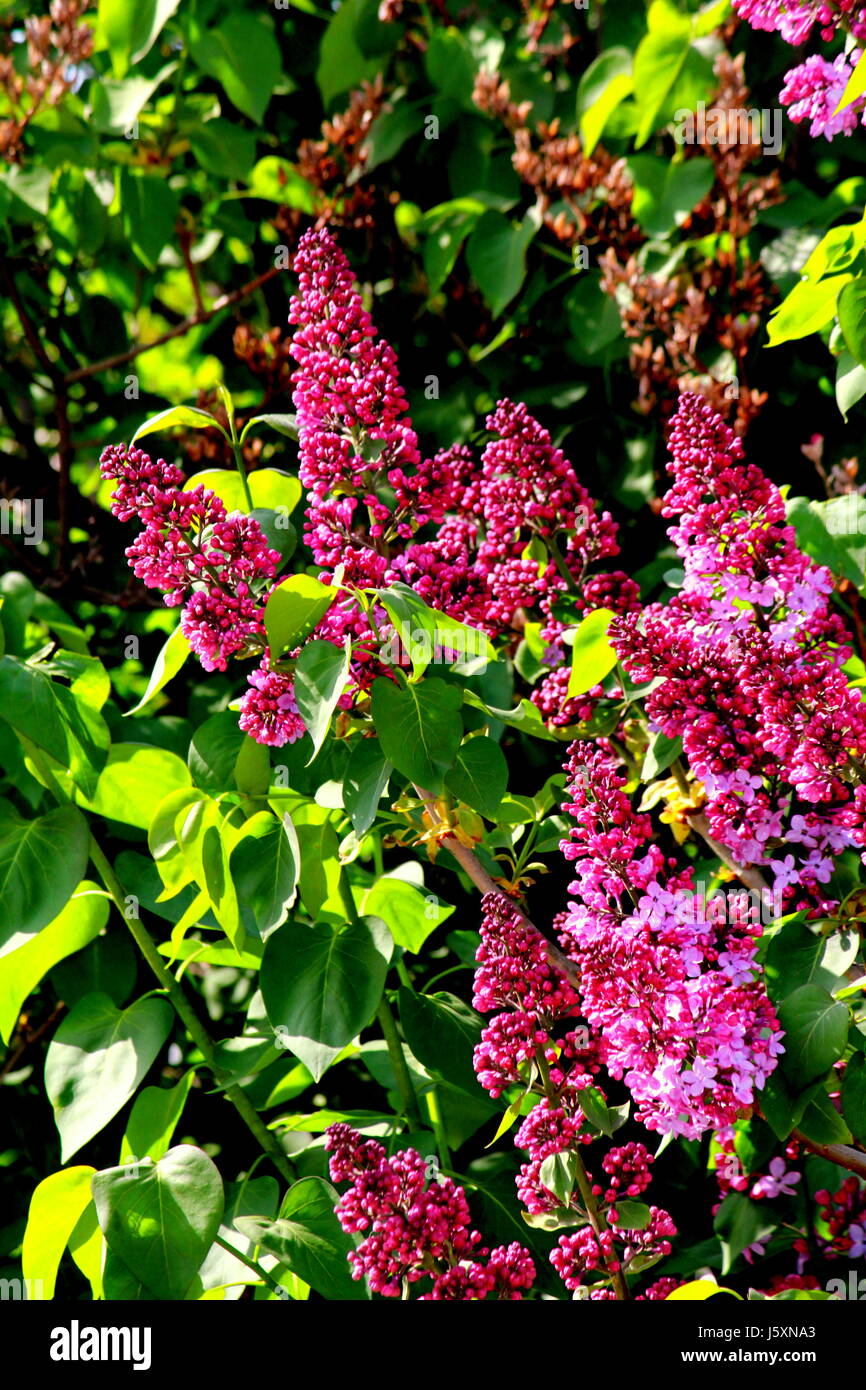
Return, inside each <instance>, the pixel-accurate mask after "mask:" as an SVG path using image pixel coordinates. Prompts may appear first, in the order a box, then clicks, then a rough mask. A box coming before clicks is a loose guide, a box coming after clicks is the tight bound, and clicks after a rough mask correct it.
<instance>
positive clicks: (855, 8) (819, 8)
mask: <svg viewBox="0 0 866 1390" xmlns="http://www.w3.org/2000/svg"><path fill="white" fill-rule="evenodd" d="M734 9H735V10H736V12H737V14H738V15H740V16H741V18H742V19H745V20H747V21H748V23H749V24H750V25H751V26H752V28H753V29H762V30H765V31H768V32H776V33H778V34H780V35H781V37H782V38H783V39H785V40H786V41H787V42H788V43H790V44H802V43H805V42H806V40H807V39H809V38H810V37H812V36H813V35H817V37H819V38H820V39H822V40H823V41H824V42H825V43H830V42H832V41H833V40H835V39H837V38H838V37H839V36H840V35H848V36H850V37H851V38H853V39H856V40H858V41H860V42H862V41H863V40H864V39H866V5H864V4H863V3H862V0H832V3H829V2H828V0H734ZM859 57H860V50H859V49H857V48H851V49H849V50H848V51H846V52H842V53H839V54H837V56H836V57H835V58H832V59H830V58H827V57H825V56H824V55H823V54H820V53H816V54H812V55H811V56H810V57H808V58H807V59H806V60H805V61H804V62H802V63H799V64H798V65H797V66H796V67H793V68H791V69H790V70H789V71H788V72H786V73H785V85H784V87H783V88H782V91H781V93H780V100H781V102H782V104H783V105H784V106H787V108H788V114H789V115H790V117H791V120H792V121H793V122H794V123H795V124H799V123H800V122H801V121H808V122H809V133H810V134H811V135H813V136H819V135H823V136H824V137H825V138H826V139H827V140H832V139H833V137H834V136H835V135H839V134H844V135H851V134H852V133H853V131H854V130H856V128H857V126H858V125H859V124H860V123H861V121H866V97H862V96H860V97H858V98H857V99H856V100H855V101H854V102H852V103H851V104H850V105H849V106H846V108H845V109H844V110H843V111H840V112H839V113H838V114H835V113H836V107H837V106H838V104H839V101H840V99H841V97H842V94H843V92H844V91H845V87H846V85H847V82H848V79H849V77H850V76H851V73H852V72H853V70H854V67H855V66H856V64H857V62H858V60H859Z"/></svg>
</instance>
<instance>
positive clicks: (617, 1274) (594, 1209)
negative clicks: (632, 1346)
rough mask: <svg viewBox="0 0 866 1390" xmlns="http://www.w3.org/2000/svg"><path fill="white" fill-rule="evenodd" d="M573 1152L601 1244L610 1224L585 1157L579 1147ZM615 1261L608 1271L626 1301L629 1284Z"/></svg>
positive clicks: (585, 1201) (578, 1178) (588, 1210)
mask: <svg viewBox="0 0 866 1390" xmlns="http://www.w3.org/2000/svg"><path fill="white" fill-rule="evenodd" d="M571 1152H572V1153H573V1154H574V1174H575V1179H576V1181H577V1185H578V1187H579V1189H580V1197H581V1201H582V1202H583V1205H584V1208H585V1210H586V1214H587V1216H588V1217H589V1224H590V1226H591V1227H592V1229H593V1231H594V1232H595V1237H596V1240H598V1241H599V1244H601V1241H600V1237H601V1234H602V1232H603V1231H606V1230H607V1229H608V1225H607V1222H606V1221H605V1219H604V1216H603V1214H602V1213H601V1212H600V1211H599V1209H598V1204H597V1202H596V1200H595V1197H594V1196H593V1192H592V1187H591V1185H590V1181H589V1174H588V1173H587V1171H586V1169H585V1168H584V1166H583V1159H582V1158H581V1156H580V1154H579V1153H578V1152H577V1149H572V1150H571ZM614 1263H616V1265H617V1268H616V1269H611V1268H610V1266H609V1265H608V1273H609V1274H610V1277H611V1279H612V1281H613V1287H614V1290H615V1292H616V1296H617V1298H618V1299H619V1300H620V1301H621V1302H625V1301H626V1300H627V1299H628V1284H627V1283H626V1279H625V1275H624V1273H623V1270H622V1265H620V1264H619V1261H618V1260H615V1261H614Z"/></svg>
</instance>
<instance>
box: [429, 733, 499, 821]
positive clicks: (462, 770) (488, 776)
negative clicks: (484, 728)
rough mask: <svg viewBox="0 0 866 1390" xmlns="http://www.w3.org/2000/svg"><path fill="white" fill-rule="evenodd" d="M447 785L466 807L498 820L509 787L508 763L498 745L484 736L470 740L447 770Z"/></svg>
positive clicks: (489, 818) (490, 818)
mask: <svg viewBox="0 0 866 1390" xmlns="http://www.w3.org/2000/svg"><path fill="white" fill-rule="evenodd" d="M445 785H446V787H447V788H448V790H449V791H450V792H453V793H454V795H455V796H457V797H459V799H460V800H461V801H465V802H466V805H467V806H471V807H472V809H473V810H474V811H480V812H481V814H482V816H486V817H487V819H488V820H492V821H495V820H496V817H497V813H498V811H499V807H500V804H501V802H502V798H503V796H504V795H505V792H506V789H507V787H508V764H507V763H506V761H505V754H504V753H503V752H502V749H501V748H500V747H499V744H498V743H494V741H493V739H492V738H487V737H485V736H481V737H478V738H470V739H468V740H467V742H466V743H464V744H463V745H462V747H461V748H460V749H459V750H458V752H457V761H456V762H455V764H454V767H453V768H452V769H451V771H450V772H448V773H446V776H445Z"/></svg>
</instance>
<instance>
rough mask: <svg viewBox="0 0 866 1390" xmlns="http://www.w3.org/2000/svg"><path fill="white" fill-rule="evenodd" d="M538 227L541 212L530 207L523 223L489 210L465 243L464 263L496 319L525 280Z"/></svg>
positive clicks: (491, 209)
mask: <svg viewBox="0 0 866 1390" xmlns="http://www.w3.org/2000/svg"><path fill="white" fill-rule="evenodd" d="M540 226H541V213H540V212H539V210H538V208H536V207H531V208H530V209H529V211H528V212H527V213H526V215H525V216H524V218H523V221H522V222H519V223H517V224H516V225H515V224H513V223H512V222H511V221H510V219H509V218H507V217H506V216H504V214H503V213H501V212H496V211H495V209H493V208H489V209H488V211H487V212H485V214H484V216H483V217H482V218H481V220H480V222H479V223H478V224H477V226H476V227H475V229H474V231H473V232H472V235H471V236H470V238H469V240H468V242H467V244H466V261H467V264H468V266H469V269H470V270H471V272H472V276H473V279H474V280H475V283H476V285H477V286H478V288H479V290H480V291H481V293H482V295H483V296H484V299H485V300H486V302H487V304H488V305H489V307H490V312H491V313H492V314H493V317H494V318H498V317H499V315H500V314H501V313H502V311H503V309H505V308H506V306H507V305H509V304H510V303H511V301H512V299H513V298H514V296H515V295H516V294H517V292H518V290H519V289H520V287H521V286H522V284H523V281H524V280H525V278H526V251H527V247H528V246H529V243H530V242H531V241H532V238H533V237H534V236H535V234H536V232H537V231H538V229H539V227H540Z"/></svg>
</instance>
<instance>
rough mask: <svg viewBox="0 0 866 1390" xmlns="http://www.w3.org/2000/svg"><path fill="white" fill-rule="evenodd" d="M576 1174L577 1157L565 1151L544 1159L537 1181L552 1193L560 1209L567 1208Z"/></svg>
mask: <svg viewBox="0 0 866 1390" xmlns="http://www.w3.org/2000/svg"><path fill="white" fill-rule="evenodd" d="M576 1173H577V1155H576V1154H574V1153H570V1152H569V1151H568V1150H565V1152H564V1153H555V1154H549V1155H548V1157H547V1158H545V1159H544V1161H543V1163H542V1165H541V1169H540V1171H539V1174H538V1180H539V1182H540V1183H541V1185H542V1186H543V1187H546V1188H547V1190H548V1192H552V1193H553V1195H554V1197H555V1198H556V1200H557V1202H558V1203H559V1205H560V1206H561V1207H567V1206H568V1204H569V1202H570V1201H571V1194H572V1192H573V1191H574V1183H575V1175H576Z"/></svg>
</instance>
